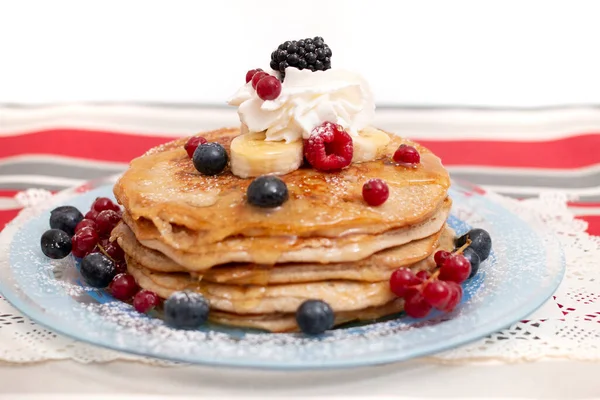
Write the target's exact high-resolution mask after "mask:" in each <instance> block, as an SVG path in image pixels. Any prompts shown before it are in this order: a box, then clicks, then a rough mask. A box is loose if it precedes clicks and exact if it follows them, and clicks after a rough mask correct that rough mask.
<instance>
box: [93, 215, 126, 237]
mask: <svg viewBox="0 0 600 400" xmlns="http://www.w3.org/2000/svg"><path fill="white" fill-rule="evenodd" d="M120 220H121V216H120V215H119V213H117V212H116V211H113V210H104V211H102V212H100V214H98V217H96V225H97V231H98V234H99V235H100V237H107V236H109V235H110V233H111V232H112V230H113V229H114V228H115V226H117V224H118V223H119V221H120Z"/></svg>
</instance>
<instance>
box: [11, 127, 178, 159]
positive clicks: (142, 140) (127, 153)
mask: <svg viewBox="0 0 600 400" xmlns="http://www.w3.org/2000/svg"><path fill="white" fill-rule="evenodd" d="M171 140H173V137H169V136H166V135H165V136H158V137H157V136H144V135H132V134H127V133H119V132H106V131H93V130H81V129H51V130H45V131H38V132H31V133H27V134H23V135H17V136H5V137H0V158H2V157H10V156H16V155H20V154H23V153H35V154H53V155H61V156H68V157H78V158H87V159H91V160H101V161H116V162H129V161H131V159H133V158H135V157H138V156H140V155H142V154H144V153H145V152H146V151H147V150H149V149H150V148H152V147H155V146H158V145H159V144H162V143H165V142H168V141H171Z"/></svg>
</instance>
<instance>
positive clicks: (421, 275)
mask: <svg viewBox="0 0 600 400" xmlns="http://www.w3.org/2000/svg"><path fill="white" fill-rule="evenodd" d="M430 277H431V274H430V273H429V272H427V271H419V272H417V278H419V279H420V280H421V281H426V280H427V279H429V278H430Z"/></svg>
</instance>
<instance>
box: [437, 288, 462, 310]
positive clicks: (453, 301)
mask: <svg viewBox="0 0 600 400" xmlns="http://www.w3.org/2000/svg"><path fill="white" fill-rule="evenodd" d="M446 283H447V285H448V289H449V290H450V295H449V299H448V303H446V306H445V307H444V308H442V309H441V310H442V311H444V312H450V311H452V310H454V309H455V308H456V306H457V305H459V304H460V300H461V299H462V296H463V290H462V287H461V286H460V285H459V284H458V283H456V282H452V281H449V282H446Z"/></svg>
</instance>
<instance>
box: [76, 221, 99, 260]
mask: <svg viewBox="0 0 600 400" xmlns="http://www.w3.org/2000/svg"><path fill="white" fill-rule="evenodd" d="M97 244H98V233H97V232H96V231H95V230H94V229H93V228H91V227H89V226H88V227H85V228H82V229H80V230H79V231H78V232H77V233H76V234H75V235H73V237H72V238H71V246H72V249H71V251H72V252H73V255H74V256H75V257H79V258H82V257H85V256H86V255H88V254H89V253H91V252H92V251H94V249H95V248H96V245H97Z"/></svg>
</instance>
